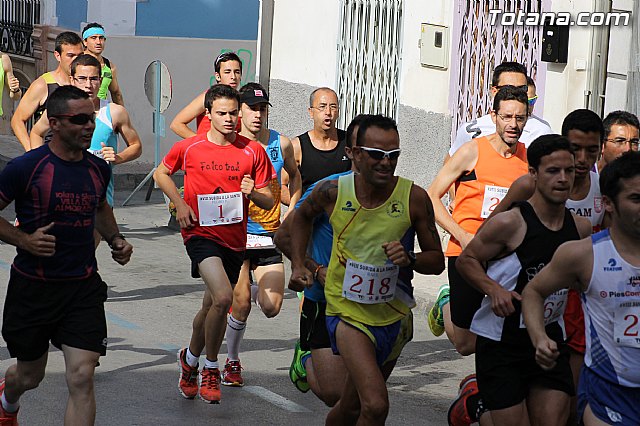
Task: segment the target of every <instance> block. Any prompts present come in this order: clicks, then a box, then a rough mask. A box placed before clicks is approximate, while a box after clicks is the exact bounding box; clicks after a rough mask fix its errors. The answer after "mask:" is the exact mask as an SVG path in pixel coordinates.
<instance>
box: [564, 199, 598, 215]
mask: <svg viewBox="0 0 640 426" xmlns="http://www.w3.org/2000/svg"><path fill="white" fill-rule="evenodd" d="M594 203H595V201H594ZM569 210H571V211H572V212H573V213H575V214H577V215H578V216H581V217H591V216H593V211H592V210H591V209H589V208H584V209H580V208H578V209H576V208H572V207H569Z"/></svg>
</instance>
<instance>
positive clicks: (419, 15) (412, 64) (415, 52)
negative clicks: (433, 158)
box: [400, 0, 454, 115]
mask: <svg viewBox="0 0 640 426" xmlns="http://www.w3.org/2000/svg"><path fill="white" fill-rule="evenodd" d="M452 3H453V2H450V1H443V0H431V1H424V0H417V1H416V0H413V1H412V0H406V1H405V10H404V31H403V32H404V34H403V43H402V73H401V77H400V103H401V104H404V105H408V106H412V107H415V108H420V109H424V110H427V111H431V112H436V113H442V114H447V115H448V114H449V77H450V75H451V64H449V69H447V70H439V69H434V68H427V67H423V66H422V65H421V64H420V49H419V48H418V40H419V39H420V29H421V24H422V23H428V24H436V25H444V26H447V27H449V34H450V36H449V38H450V41H449V53H448V54H449V62H451V50H452V45H453V44H454V43H453V40H451V38H452V37H453V35H452V34H451V32H452V30H453V7H454V6H453V4H452Z"/></svg>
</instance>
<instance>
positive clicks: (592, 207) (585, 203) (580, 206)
mask: <svg viewBox="0 0 640 426" xmlns="http://www.w3.org/2000/svg"><path fill="white" fill-rule="evenodd" d="M589 173H590V176H589V178H590V180H591V187H590V188H589V193H588V194H587V196H586V197H584V198H583V199H582V200H570V199H569V200H567V203H566V205H567V208H568V209H569V210H571V211H572V212H573V213H575V214H577V215H578V216H582V217H586V218H587V219H589V220H590V221H591V226H592V227H593V232H598V231H600V229H602V219H603V218H604V206H603V205H602V194H601V193H600V182H599V180H598V174H597V173H595V172H589Z"/></svg>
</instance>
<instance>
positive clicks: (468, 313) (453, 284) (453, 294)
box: [447, 256, 484, 330]
mask: <svg viewBox="0 0 640 426" xmlns="http://www.w3.org/2000/svg"><path fill="white" fill-rule="evenodd" d="M456 260H458V257H457V256H455V257H449V258H448V266H447V272H448V274H449V303H450V305H449V307H450V309H451V322H453V324H454V325H455V326H457V327H460V328H465V329H467V330H468V329H469V328H471V321H472V320H473V316H474V315H475V314H476V311H477V310H478V309H480V305H481V304H482V299H484V294H482V293H480V292H479V291H478V290H476V289H475V288H473V287H471V285H470V284H469V283H467V281H466V280H465V279H464V278H462V275H460V273H459V272H458V270H457V269H456Z"/></svg>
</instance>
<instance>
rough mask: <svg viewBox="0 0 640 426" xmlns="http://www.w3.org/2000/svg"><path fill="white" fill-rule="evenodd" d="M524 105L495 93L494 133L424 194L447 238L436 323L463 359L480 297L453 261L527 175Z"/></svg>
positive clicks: (509, 90)
mask: <svg viewBox="0 0 640 426" xmlns="http://www.w3.org/2000/svg"><path fill="white" fill-rule="evenodd" d="M527 107H528V103H527V94H526V92H525V91H524V90H522V89H521V88H517V87H514V86H505V87H504V88H502V89H500V91H499V92H498V93H497V94H496V96H495V98H494V100H493V111H491V117H492V120H493V122H494V123H495V126H496V132H495V133H494V134H492V135H489V136H482V137H479V138H476V139H473V140H472V141H471V142H469V143H468V144H465V145H464V146H463V147H462V148H461V149H460V150H459V151H457V152H456V153H455V154H454V155H453V157H451V159H450V160H449V161H447V162H446V163H445V164H444V165H443V166H442V169H440V171H439V172H438V175H437V176H436V178H435V179H434V181H433V183H432V184H431V186H430V187H429V189H428V191H427V192H428V193H429V196H430V197H431V199H433V200H436V201H434V210H435V215H436V221H437V222H438V224H439V225H440V226H442V227H443V228H444V229H445V230H446V231H447V232H449V233H450V234H451V239H450V240H449V245H448V247H447V250H446V252H445V256H447V257H448V264H449V268H448V273H449V285H450V286H451V295H450V299H451V300H450V303H449V300H447V301H446V302H445V303H443V304H442V306H440V308H439V309H440V311H441V316H442V317H443V324H441V325H440V324H438V325H439V328H440V329H439V334H442V332H443V331H446V332H447V336H448V337H449V340H451V342H452V343H453V344H454V345H455V346H456V350H457V351H458V352H460V353H461V354H462V355H469V354H471V353H473V352H474V350H475V335H474V334H473V333H471V332H470V331H469V327H470V325H471V319H472V318H473V314H474V313H475V311H476V310H477V309H478V307H479V306H480V303H481V301H482V298H483V295H482V294H481V293H480V292H478V291H477V290H475V289H474V288H472V287H470V286H469V285H468V284H467V283H466V281H465V280H464V279H463V278H462V277H461V276H460V274H459V273H458V272H457V271H456V267H455V261H456V259H457V257H458V255H459V254H460V253H461V252H462V250H463V249H464V248H465V247H466V246H467V244H468V243H469V241H471V239H472V238H473V236H474V234H475V233H476V231H477V230H478V228H479V227H480V225H481V224H482V222H483V221H484V219H485V218H486V217H488V216H489V214H491V211H492V210H493V209H494V208H495V206H496V205H497V204H498V203H499V202H500V200H501V199H502V198H503V197H504V195H505V194H506V193H507V190H508V189H509V187H510V186H511V184H512V183H513V182H514V181H515V180H516V179H517V178H519V177H520V176H522V175H524V174H525V173H527V159H526V149H525V147H524V144H522V143H521V142H519V139H520V136H521V135H522V131H523V128H524V126H525V124H526V122H527V119H528V114H527ZM454 184H455V186H456V198H455V207H454V209H453V213H452V214H450V213H449V211H448V210H447V208H446V207H445V205H444V204H443V203H442V201H441V197H442V196H443V195H444V194H445V193H446V192H447V190H448V189H449V188H450V187H451V186H452V185H454ZM447 299H449V298H447ZM429 316H430V318H429V322H430V327H432V329H433V328H434V325H433V322H434V319H435V318H434V317H433V314H432V312H430V313H429Z"/></svg>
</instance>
